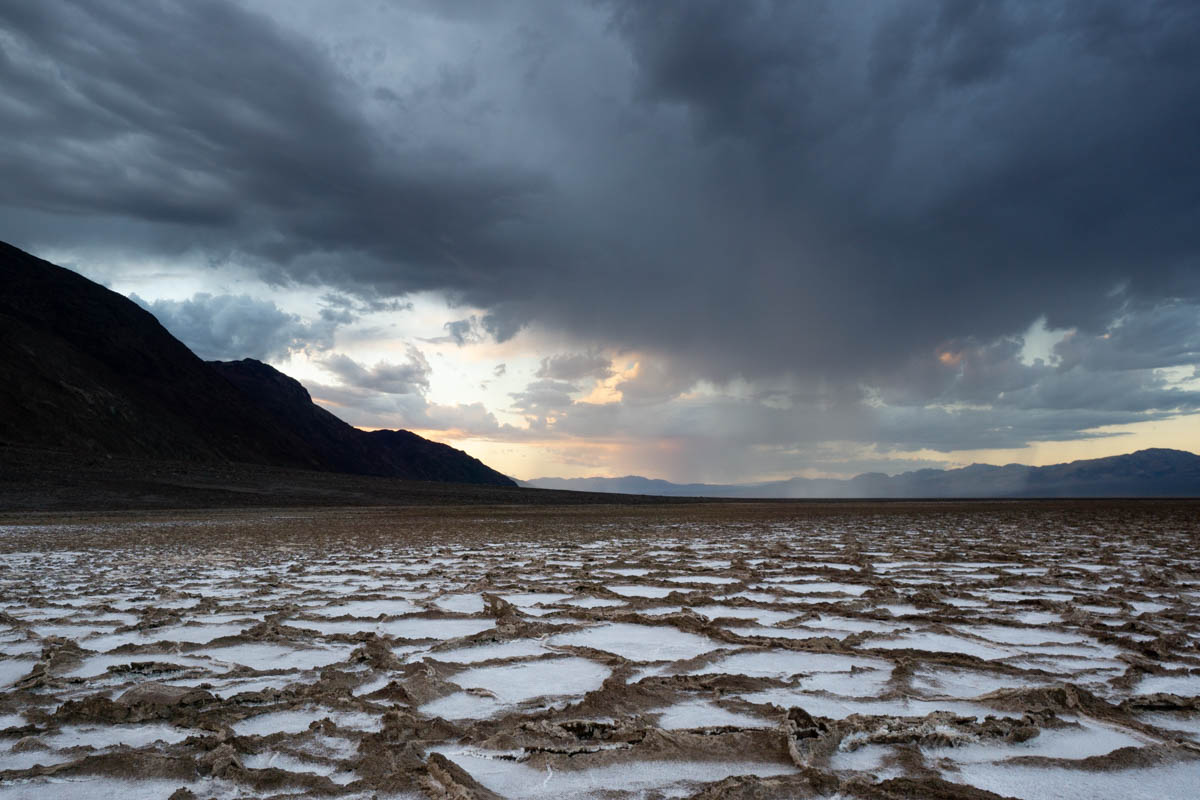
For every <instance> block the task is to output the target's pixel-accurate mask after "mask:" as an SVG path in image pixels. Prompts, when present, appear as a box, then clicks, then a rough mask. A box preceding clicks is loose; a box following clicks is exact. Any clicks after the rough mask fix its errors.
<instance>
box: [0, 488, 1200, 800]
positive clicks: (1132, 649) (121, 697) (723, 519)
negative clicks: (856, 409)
mask: <svg viewBox="0 0 1200 800" xmlns="http://www.w3.org/2000/svg"><path fill="white" fill-rule="evenodd" d="M1198 534H1200V505H1197V504H1194V503H1193V504H1188V503H1170V502H1159V503H1155V502H1142V503H1126V504H1121V503H1069V502H1062V503H980V504H969V503H956V504H953V503H952V504H911V503H891V504H879V505H871V504H856V503H844V504H836V505H832V504H831V505H819V504H808V505H785V504H763V505H756V504H728V505H709V506H681V507H666V506H664V507H657V508H656V507H639V508H620V507H616V508H614V507H608V508H574V509H544V508H543V509H530V508H501V507H495V508H486V509H482V508H463V509H447V508H442V509H399V510H398V509H374V510H372V509H346V510H330V509H314V510H307V511H304V510H301V511H297V510H289V511H278V512H271V511H253V512H234V511H220V512H212V513H208V514H202V513H195V512H192V513H189V514H166V513H164V514H145V513H143V514H141V515H139V516H136V517H135V516H131V515H124V516H123V515H96V516H92V517H87V516H74V517H69V518H68V517H56V518H50V517H35V516H32V515H26V516H24V517H11V516H10V517H8V518H0V686H2V689H0V691H2V693H3V694H2V699H0V800H6V799H7V798H18V797H19V798H58V797H62V798H121V800H140V798H193V797H195V798H209V797H214V798H238V797H352V798H371V797H378V798H407V797H414V798H415V797H432V798H493V797H497V796H500V797H546V798H576V797H579V798H583V797H588V798H591V797H595V798H627V797H643V798H658V797H696V798H791V797H797V798H810V797H811V798H835V797H840V798H900V797H920V798H986V797H995V796H1003V797H1009V796H1011V797H1020V798H1122V800H1136V799H1137V798H1154V800H1163V799H1164V798H1190V797H1195V796H1197V793H1198V792H1200V699H1198V697H1197V696H1198V695H1200V652H1198V650H1197V645H1198V642H1200V617H1198V616H1197V605H1198V604H1200V553H1198V551H1197V544H1200V535H1198Z"/></svg>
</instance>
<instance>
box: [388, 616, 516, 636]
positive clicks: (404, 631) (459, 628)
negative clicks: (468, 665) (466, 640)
mask: <svg viewBox="0 0 1200 800" xmlns="http://www.w3.org/2000/svg"><path fill="white" fill-rule="evenodd" d="M494 627H496V620H494V619H465V618H454V617H446V618H440V619H438V618H434V619H426V618H421V617H410V618H408V619H402V620H396V622H395V625H394V626H391V627H390V628H389V629H390V630H391V631H392V635H393V636H397V637H400V638H403V639H457V638H458V637H460V636H472V635H474V634H476V633H481V632H483V631H486V630H490V629H492V628H494Z"/></svg>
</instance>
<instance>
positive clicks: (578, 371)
mask: <svg viewBox="0 0 1200 800" xmlns="http://www.w3.org/2000/svg"><path fill="white" fill-rule="evenodd" d="M612 374H613V370H612V361H611V360H610V359H609V358H608V356H606V355H604V354H602V353H597V352H591V353H559V354H558V355H553V356H546V357H545V358H543V359H542V364H541V366H540V367H538V371H537V377H539V378H552V379H555V380H560V381H579V380H583V379H584V378H594V379H597V380H604V379H605V378H608V377H610V376H611V375H612Z"/></svg>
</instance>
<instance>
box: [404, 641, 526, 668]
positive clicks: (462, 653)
mask: <svg viewBox="0 0 1200 800" xmlns="http://www.w3.org/2000/svg"><path fill="white" fill-rule="evenodd" d="M547 652H548V651H547V650H546V648H545V647H543V646H542V645H541V643H539V642H536V641H534V640H532V639H517V640H515V641H511V642H496V643H494V644H485V645H480V646H478V647H459V648H455V649H453V650H441V651H435V652H432V653H428V654H427V655H428V657H429V658H433V659H437V660H438V661H450V662H453V663H459V664H474V663H477V662H479V661H490V660H492V659H496V658H524V657H529V656H539V655H544V654H545V653H547Z"/></svg>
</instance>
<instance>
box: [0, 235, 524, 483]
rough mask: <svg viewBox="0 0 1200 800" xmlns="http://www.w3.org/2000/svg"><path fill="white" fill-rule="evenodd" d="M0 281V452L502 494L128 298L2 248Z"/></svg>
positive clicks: (449, 461)
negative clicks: (166, 462) (361, 478)
mask: <svg viewBox="0 0 1200 800" xmlns="http://www.w3.org/2000/svg"><path fill="white" fill-rule="evenodd" d="M0 285H2V286H3V287H4V291H3V292H2V293H0V445H11V446H17V447H24V448H28V447H34V448H44V449H46V450H47V451H55V452H56V453H57V452H60V451H61V452H72V453H76V454H78V455H79V456H80V457H83V458H93V457H114V456H116V457H129V458H145V459H164V458H166V459H184V460H192V461H195V462H197V463H223V462H229V463H243V464H257V465H262V466H271V467H286V468H292V469H296V468H298V469H310V470H317V471H328V472H344V473H347V474H360V475H374V476H382V477H392V478H400V479H405V480H434V481H453V482H468V483H487V484H492V485H497V486H515V483H514V482H513V481H512V480H511V479H510V478H508V477H507V476H505V475H503V474H501V473H499V472H497V471H496V470H493V469H491V468H490V467H488V466H487V465H485V464H483V463H482V462H480V461H478V460H477V459H475V458H472V457H471V456H469V455H467V454H466V453H463V452H461V451H459V450H455V449H454V448H452V447H450V446H448V445H444V444H440V443H437V442H430V441H428V440H426V439H422V438H421V437H419V436H417V435H416V434H413V433H411V432H408V431H392V432H381V431H372V432H368V431H361V430H358V429H357V428H354V427H353V426H351V425H349V424H348V423H346V422H344V421H342V420H340V419H338V418H337V417H336V416H334V415H333V414H331V413H329V412H328V411H325V410H324V409H321V408H320V407H319V406H316V405H315V404H313V403H312V399H311V397H310V396H309V394H308V392H307V390H305V389H304V387H303V386H301V385H300V383H299V382H297V381H295V380H294V379H292V378H290V377H288V376H286V375H284V374H283V373H281V372H279V371H278V370H275V369H274V368H273V367H269V366H267V365H265V364H262V363H260V362H257V361H253V360H245V361H242V362H218V365H214V364H213V363H210V362H205V361H203V360H201V359H200V358H199V357H198V356H196V354H195V353H193V352H192V351H191V350H189V349H188V348H187V346H186V345H184V344H183V342H181V341H179V340H178V339H177V338H175V337H174V336H173V335H171V333H170V332H169V331H168V330H167V329H166V328H164V327H163V326H162V324H161V323H159V321H158V320H157V319H155V317H154V316H153V315H152V314H151V313H150V312H148V311H146V310H145V309H144V308H142V307H141V306H139V305H138V304H136V303H134V302H133V301H132V300H130V299H129V298H126V297H123V296H122V295H120V294H118V293H116V292H113V291H111V290H109V289H107V288H105V287H103V286H101V285H100V284H98V283H95V282H93V281H90V280H88V279H87V278H85V277H83V276H82V275H79V274H78V273H75V272H73V271H71V270H69V269H65V268H63V267H59V266H57V265H55V264H51V263H50V262H48V261H45V260H43V259H40V258H37V257H36V256H33V255H31V254H29V253H26V252H24V251H22V250H20V249H18V248H16V247H13V246H12V245H10V244H7V243H4V242H0ZM231 364H237V365H241V366H230V365H231ZM55 457H56V458H57V457H58V456H55Z"/></svg>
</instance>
